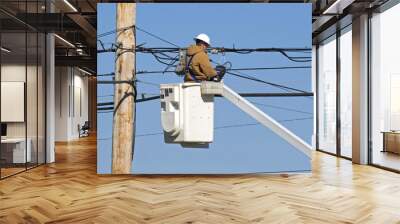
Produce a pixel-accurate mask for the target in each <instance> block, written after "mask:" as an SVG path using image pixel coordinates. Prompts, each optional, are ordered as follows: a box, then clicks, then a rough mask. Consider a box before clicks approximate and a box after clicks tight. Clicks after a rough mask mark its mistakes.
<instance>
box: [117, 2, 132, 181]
mask: <svg viewBox="0 0 400 224" xmlns="http://www.w3.org/2000/svg"><path fill="white" fill-rule="evenodd" d="M135 24H136V4H135V3H118V4H117V31H118V32H117V37H116V43H117V45H119V46H120V48H119V49H118V50H117V52H116V57H117V58H116V61H115V81H116V82H115V83H116V84H115V91H114V119H113V153H112V173H113V174H130V173H131V164H132V159H133V147H134V137H135V136H134V130H135V128H134V126H135V97H134V95H135V94H136V92H135V88H133V82H132V83H124V82H125V81H133V80H134V79H135V51H134V49H135V46H136V45H135V41H136V40H135ZM121 48H124V49H121ZM126 49H132V51H127V50H126Z"/></svg>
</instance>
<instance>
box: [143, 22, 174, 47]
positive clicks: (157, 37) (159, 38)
mask: <svg viewBox="0 0 400 224" xmlns="http://www.w3.org/2000/svg"><path fill="white" fill-rule="evenodd" d="M136 29H137V30H139V31H142V32H143V33H145V34H147V35H149V36H152V37H154V38H156V39H158V40H161V41H163V42H165V43H168V44H170V45H172V46H175V47H179V45H177V44H174V43H172V42H170V41H168V40H166V39H164V38H161V37H159V36H157V35H155V34H154V33H150V32H149V31H146V30H144V29H142V28H139V27H138V26H136Z"/></svg>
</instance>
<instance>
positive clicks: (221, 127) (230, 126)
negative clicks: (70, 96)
mask: <svg viewBox="0 0 400 224" xmlns="http://www.w3.org/2000/svg"><path fill="white" fill-rule="evenodd" d="M311 119H313V117H303V118H294V119H285V120H278V122H280V123H286V122H292V121H302V120H311ZM257 125H261V124H260V123H258V122H253V123H244V124H233V125H223V126H218V127H215V128H214V130H219V129H228V128H241V127H248V126H257ZM163 134H164V132H152V133H146V134H138V135H136V136H135V137H146V136H154V135H163ZM110 139H111V138H99V139H97V140H99V141H104V140H110Z"/></svg>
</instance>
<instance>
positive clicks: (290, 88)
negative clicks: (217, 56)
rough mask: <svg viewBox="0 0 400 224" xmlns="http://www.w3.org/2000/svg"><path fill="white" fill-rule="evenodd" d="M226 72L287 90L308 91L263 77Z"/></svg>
mask: <svg viewBox="0 0 400 224" xmlns="http://www.w3.org/2000/svg"><path fill="white" fill-rule="evenodd" d="M226 73H227V74H230V75H233V76H236V77H239V78H243V79H248V80H251V81H255V82H259V83H264V84H267V85H270V86H274V87H276V88H279V89H282V90H286V91H289V90H291V91H296V92H300V93H307V91H304V90H301V89H296V88H293V87H289V86H285V85H280V84H276V83H272V82H267V81H264V80H262V79H258V78H256V77H253V76H250V75H245V74H238V73H234V72H230V71H227V72H226Z"/></svg>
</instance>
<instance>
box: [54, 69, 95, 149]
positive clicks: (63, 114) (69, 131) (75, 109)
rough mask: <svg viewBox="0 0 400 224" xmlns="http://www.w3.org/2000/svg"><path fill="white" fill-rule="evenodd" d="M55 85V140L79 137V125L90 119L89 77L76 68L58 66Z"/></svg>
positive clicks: (68, 139)
mask: <svg viewBox="0 0 400 224" xmlns="http://www.w3.org/2000/svg"><path fill="white" fill-rule="evenodd" d="M55 86H56V91H55V123H56V131H55V140H56V141H70V140H73V139H77V138H79V132H78V125H83V124H84V122H85V121H87V120H88V78H87V77H85V76H84V73H82V72H80V71H79V70H78V69H76V68H72V67H56V83H55ZM79 96H80V97H79ZM79 101H80V102H79ZM79 107H81V108H79ZM80 109H81V112H80Z"/></svg>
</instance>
